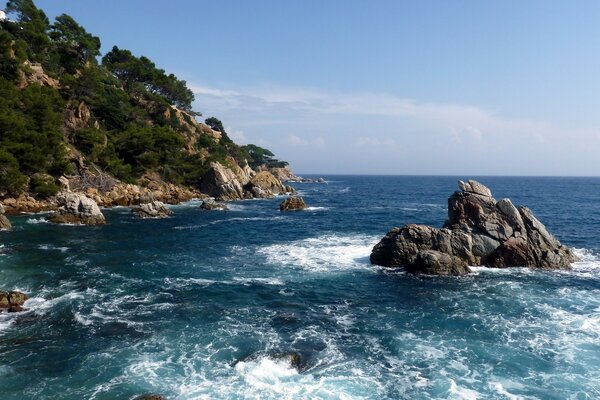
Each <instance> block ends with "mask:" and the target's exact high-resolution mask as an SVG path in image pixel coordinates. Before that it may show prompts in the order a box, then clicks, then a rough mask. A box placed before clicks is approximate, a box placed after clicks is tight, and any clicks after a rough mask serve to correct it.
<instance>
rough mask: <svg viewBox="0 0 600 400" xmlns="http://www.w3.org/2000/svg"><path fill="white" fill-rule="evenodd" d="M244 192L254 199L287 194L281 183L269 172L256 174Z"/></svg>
mask: <svg viewBox="0 0 600 400" xmlns="http://www.w3.org/2000/svg"><path fill="white" fill-rule="evenodd" d="M246 190H248V191H250V192H252V194H254V196H255V197H272V196H273V195H277V194H284V193H286V192H287V191H286V189H285V186H283V184H282V183H281V181H280V180H279V179H277V178H276V177H275V176H274V175H273V174H272V173H270V172H269V171H261V172H259V173H258V174H256V175H255V176H254V177H253V178H252V179H251V180H250V183H248V185H246ZM257 194H258V195H257Z"/></svg>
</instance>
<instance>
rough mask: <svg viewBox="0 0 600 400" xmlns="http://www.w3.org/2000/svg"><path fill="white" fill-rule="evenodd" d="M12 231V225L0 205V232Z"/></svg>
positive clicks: (0, 204)
mask: <svg viewBox="0 0 600 400" xmlns="http://www.w3.org/2000/svg"><path fill="white" fill-rule="evenodd" d="M10 229H12V224H11V223H10V221H9V220H8V218H6V216H5V215H4V206H3V205H2V203H0V230H7V231H8V230H10Z"/></svg>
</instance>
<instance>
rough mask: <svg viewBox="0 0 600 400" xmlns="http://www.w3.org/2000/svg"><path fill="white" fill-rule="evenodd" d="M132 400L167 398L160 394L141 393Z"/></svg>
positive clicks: (162, 399)
mask: <svg viewBox="0 0 600 400" xmlns="http://www.w3.org/2000/svg"><path fill="white" fill-rule="evenodd" d="M133 400H167V398H166V397H165V396H163V395H161V394H142V395H140V396H137V397H136V398H134V399H133Z"/></svg>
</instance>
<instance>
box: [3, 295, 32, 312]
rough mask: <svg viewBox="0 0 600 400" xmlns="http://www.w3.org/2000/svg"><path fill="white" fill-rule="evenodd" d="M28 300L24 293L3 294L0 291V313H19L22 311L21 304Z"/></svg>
mask: <svg viewBox="0 0 600 400" xmlns="http://www.w3.org/2000/svg"><path fill="white" fill-rule="evenodd" d="M28 298H29V296H27V295H26V294H25V293H22V292H18V291H10V292H4V291H0V312H2V311H7V312H19V311H24V310H25V308H23V304H24V303H25V301H26V300H27V299H28Z"/></svg>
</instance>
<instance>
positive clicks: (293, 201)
mask: <svg viewBox="0 0 600 400" xmlns="http://www.w3.org/2000/svg"><path fill="white" fill-rule="evenodd" d="M306 207H307V206H306V203H305V202H304V199H303V198H302V197H298V196H292V197H288V198H287V199H285V200H284V201H282V202H281V204H280V205H279V211H299V210H304V209H305V208H306Z"/></svg>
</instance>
